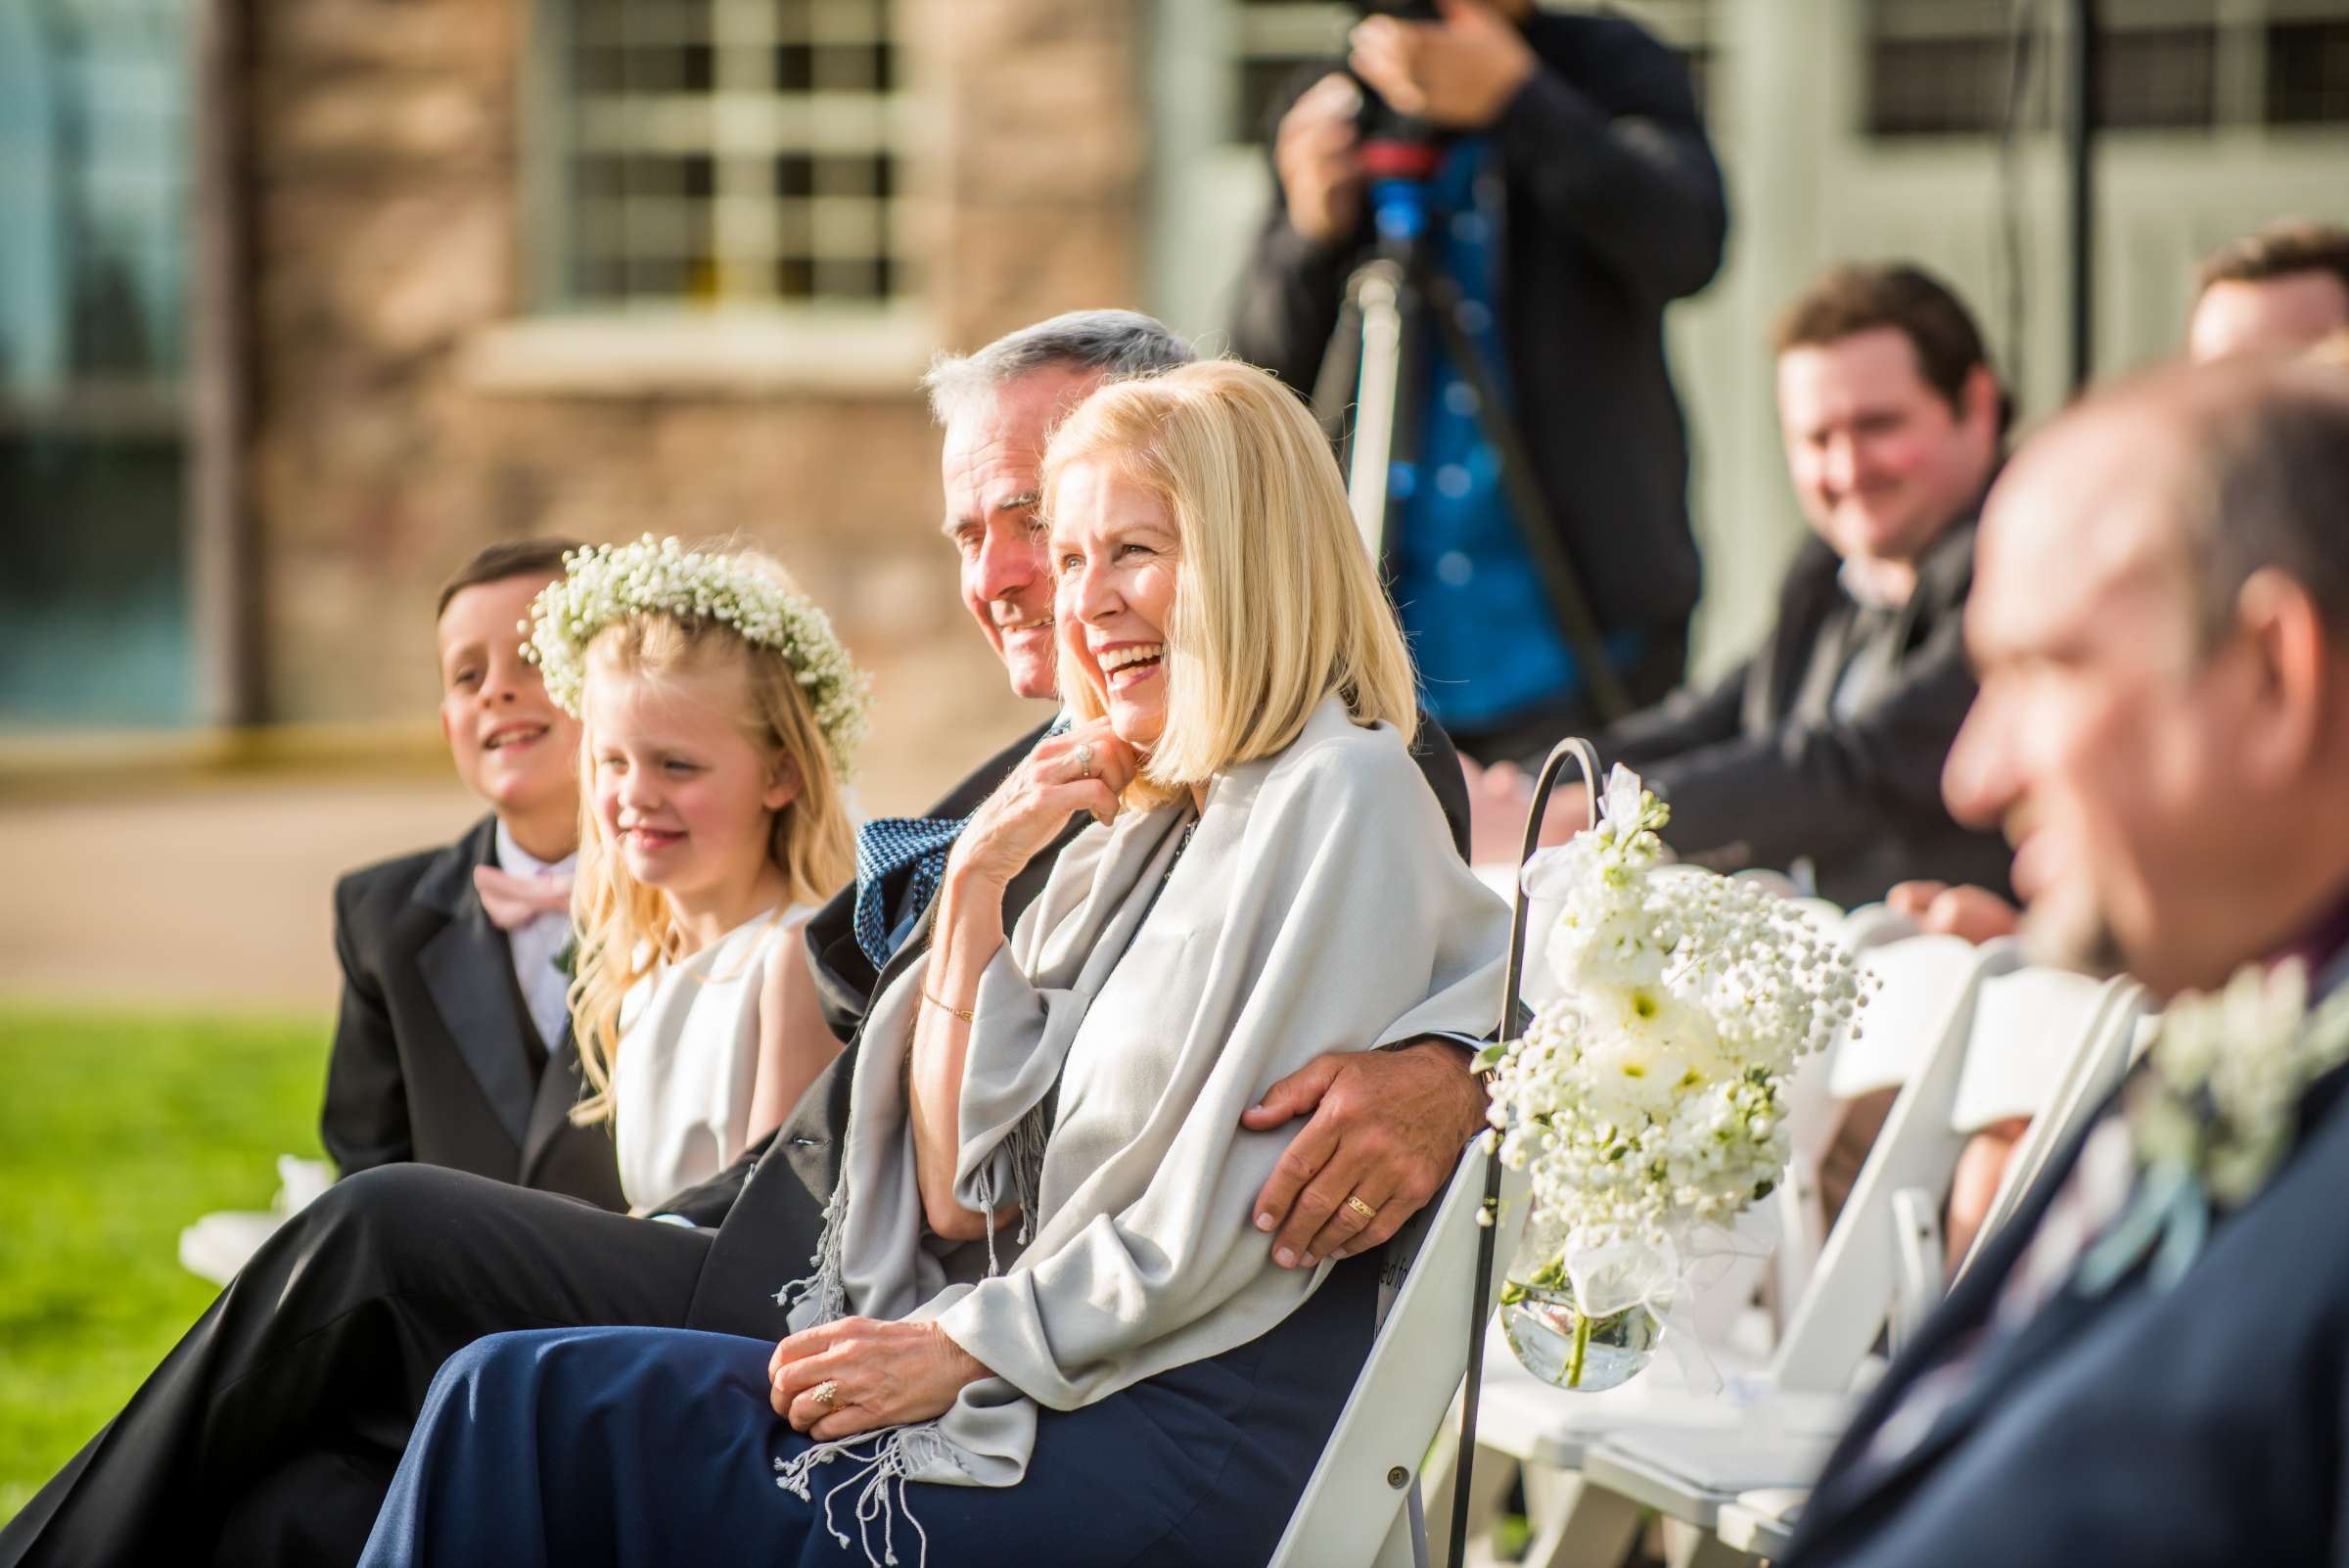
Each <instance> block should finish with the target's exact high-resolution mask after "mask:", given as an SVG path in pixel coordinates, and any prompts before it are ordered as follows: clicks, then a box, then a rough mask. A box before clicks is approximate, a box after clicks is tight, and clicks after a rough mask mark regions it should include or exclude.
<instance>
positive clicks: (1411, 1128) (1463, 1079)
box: [1240, 1039, 1486, 1268]
mask: <svg viewBox="0 0 2349 1568" xmlns="http://www.w3.org/2000/svg"><path fill="white" fill-rule="evenodd" d="M1468 1062H1469V1057H1468V1053H1467V1051H1465V1050H1464V1049H1462V1048H1461V1047H1460V1046H1458V1045H1455V1044H1451V1043H1450V1042H1448V1041H1445V1040H1440V1039H1430V1040H1422V1041H1421V1042H1419V1043H1418V1044H1416V1045H1405V1046H1403V1047H1401V1048H1400V1049H1397V1050H1389V1051H1328V1052H1324V1053H1323V1054H1322V1055H1319V1056H1316V1057H1314V1058H1313V1061H1311V1062H1309V1063H1307V1064H1306V1065H1305V1066H1304V1067H1303V1068H1300V1069H1299V1070H1298V1071H1296V1072H1294V1073H1291V1074H1290V1075H1289V1076H1288V1077H1287V1078H1284V1079H1282V1080H1281V1081H1280V1082H1279V1083H1277V1084H1273V1085H1272V1087H1271V1088H1270V1089H1269V1090H1267V1092H1266V1094H1265V1097H1264V1099H1263V1100H1262V1101H1260V1102H1259V1103H1258V1104H1256V1105H1255V1106H1253V1107H1251V1108H1250V1109H1249V1110H1248V1111H1246V1112H1245V1113H1243V1114H1242V1116H1241V1118H1240V1122H1241V1125H1242V1126H1244V1127H1246V1128H1248V1129H1249V1130H1252V1131H1257V1132H1267V1131H1270V1130H1273V1129H1274V1128H1278V1127H1283V1126H1286V1125H1287V1124H1288V1123H1290V1122H1292V1121H1294V1120H1296V1119H1297V1118H1298V1117H1300V1116H1310V1117H1311V1120H1310V1121H1308V1122H1307V1123H1306V1124H1305V1126H1304V1127H1303V1128H1301V1129H1300V1130H1298V1132H1297V1135H1296V1137H1294V1138H1293V1139H1291V1140H1290V1142H1289V1146H1288V1149H1287V1150H1286V1151H1285V1152H1284V1153H1283V1154H1282V1155H1281V1157H1280V1164H1279V1166H1278V1167H1277V1168H1276V1169H1275V1170H1274V1171H1273V1173H1272V1178H1271V1179H1270V1180H1268V1181H1267V1182H1266V1183H1265V1188H1264V1191H1263V1192H1262V1193H1260V1194H1259V1195H1258V1197H1257V1200H1256V1225H1257V1228H1258V1229H1260V1230H1267V1231H1271V1232H1273V1237H1272V1259H1273V1262H1275V1263H1277V1264H1279V1265H1280V1266H1281V1267H1282V1268H1312V1267H1313V1266H1314V1265H1315V1264H1316V1263H1318V1262H1319V1261H1320V1260H1322V1259H1324V1258H1351V1257H1353V1256H1354V1255H1355V1254H1357V1253H1361V1252H1368V1251H1369V1250H1370V1249H1371V1248H1373V1247H1378V1246H1383V1245H1384V1244H1385V1243H1386V1241H1387V1239H1388V1238H1389V1237H1391V1236H1393V1235H1394V1234H1395V1232H1396V1231H1397V1230H1399V1229H1401V1228H1402V1227H1403V1222H1405V1221H1406V1220H1408V1219H1409V1218H1410V1217H1411V1216H1412V1215H1414V1214H1416V1213H1418V1212H1419V1210H1420V1209H1422V1208H1423V1207H1425V1206H1426V1204H1427V1203H1428V1201H1429V1200H1430V1199H1432V1198H1433V1197H1435V1195H1436V1194H1437V1193H1439V1192H1442V1191H1443V1190H1444V1185H1445V1183H1446V1182H1448V1181H1450V1180H1451V1174H1452V1172H1453V1171H1454V1170H1456V1169H1457V1168H1458V1166H1459V1163H1460V1151H1461V1150H1462V1149H1463V1148H1465V1147H1466V1146H1467V1143H1468V1140H1469V1139H1470V1138H1472V1137H1474V1136H1476V1134H1477V1133H1478V1132H1480V1131H1482V1130H1484V1127H1485V1104H1486V1100H1485V1085H1484V1082H1483V1081H1482V1080H1481V1079H1479V1078H1477V1077H1476V1076H1475V1075H1474V1074H1472V1073H1471V1072H1470V1071H1469V1070H1468ZM1349 1199H1353V1200H1355V1201H1354V1202H1351V1203H1350V1202H1349V1201H1348V1200H1349ZM1365 1211H1368V1212H1365Z"/></svg>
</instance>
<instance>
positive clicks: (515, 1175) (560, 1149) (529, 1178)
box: [319, 817, 627, 1210]
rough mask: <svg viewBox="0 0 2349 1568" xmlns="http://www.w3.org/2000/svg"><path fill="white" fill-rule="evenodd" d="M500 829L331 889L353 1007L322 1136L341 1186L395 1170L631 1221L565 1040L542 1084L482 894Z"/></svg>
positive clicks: (488, 824)
mask: <svg viewBox="0 0 2349 1568" xmlns="http://www.w3.org/2000/svg"><path fill="white" fill-rule="evenodd" d="M496 834H497V820H496V818H495V817H484V818H483V819H482V820H481V821H480V822H478V823H476V824H475V825H474V827H473V829H472V830H471V831H470V832H468V833H467V834H466V835H465V837H463V838H462V839H459V840H458V841H457V842H456V843H454V844H451V845H447V846H445V847H443V848H441V849H438V850H429V851H426V852H424V853H419V854H410V855H403V856H401V857H400V858H399V859H396V860H386V861H384V862H383V863H382V864H380V865H371V866H368V867H366V868H365V869H363V870H359V871H353V872H351V873H350V874H349V875H348V876H346V877H345V878H343V880H342V881H340V882H338V883H337V884H336V885H335V955H336V957H337V958H339V959H340V960H341V961H342V965H343V1007H342V1012H341V1015H340V1017H339V1018H338V1020H337V1022H336V1025H335V1045H334V1053H333V1056H332V1057H331V1059H330V1060H329V1063H328V1066H327V1077H326V1107H325V1111H324V1114H323V1115H322V1116H321V1117H320V1119H319V1130H320V1133H321V1134H322V1136H323V1137H324V1139H325V1143H326V1150H327V1152H328V1153H329V1154H331V1155H333V1156H334V1159H335V1163H336V1164H337V1165H338V1166H340V1167H342V1170H343V1174H344V1175H345V1176H349V1175H350V1174H352V1173H353V1172H357V1171H364V1170H366V1169H367V1168H368V1167H370V1166H377V1165H387V1164H390V1163H391V1162H392V1161H395V1160H417V1161H421V1162H423V1163H424V1164H426V1165H440V1166H447V1167H449V1168H450V1169H452V1170H457V1171H471V1172H474V1173H475V1174H477V1175H480V1176H490V1177H493V1178H495V1179H497V1180H499V1181H512V1182H517V1183H519V1184H521V1185H523V1186H527V1187H539V1188H542V1189H544V1190H546V1191H549V1192H564V1193H569V1194H571V1195H572V1196H574V1197H578V1198H584V1199H586V1200H587V1201H588V1202H590V1203H594V1204H599V1205H601V1206H602V1207H604V1208H607V1209H623V1210H624V1209H625V1208H626V1207H627V1201H626V1200H625V1199H624V1198H622V1196H621V1191H620V1171H619V1167H618V1164H617V1162H616V1160H615V1158H614V1154H613V1146H612V1134H611V1132H610V1130H608V1129H606V1128H602V1127H584V1128H582V1127H574V1126H573V1125H572V1123H571V1120H570V1113H571V1108H572V1106H573V1105H574V1104H576V1102H577V1100H578V1097H579V1082H580V1080H579V1066H578V1055H577V1052H576V1050H575V1049H574V1048H573V1046H572V1042H571V1035H570V1032H569V1031H568V1030H567V1031H565V1033H564V1036H563V1038H562V1039H560V1040H558V1041H557V1042H556V1045H555V1048H554V1049H553V1050H551V1051H548V1052H546V1053H545V1058H546V1062H545V1067H544V1068H543V1070H541V1071H539V1072H538V1073H537V1074H536V1075H535V1076H534V1077H533V1075H532V1073H531V1067H530V1062H531V1056H532V1052H531V1051H530V1048H529V1044H528V1043H526V1037H525V1035H524V1033H523V1032H524V1031H525V1030H527V1029H530V1027H531V1025H530V1018H529V1013H528V1011H527V1009H526V1007H525V1005H524V1003H523V1000H522V993H521V988H520V986H519V985H518V984H517V983H516V981H515V978H514V960H513V955H512V952H511V949H509V948H508V947H507V945H506V936H505V933H504V932H502V931H500V930H498V929H497V927H496V926H494V925H492V924H491V923H490V921H489V916H488V914H487V913H486V912H485V911H484V909H483V908H482V900H481V897H480V895H478V894H476V893H475V892H474V889H473V872H474V868H475V867H476V866H480V865H494V864H496V849H495V845H496Z"/></svg>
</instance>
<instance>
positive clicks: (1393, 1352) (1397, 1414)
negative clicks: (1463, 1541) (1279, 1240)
mask: <svg viewBox="0 0 2349 1568" xmlns="http://www.w3.org/2000/svg"><path fill="white" fill-rule="evenodd" d="M1485 1170H1486V1156H1485V1154H1484V1151H1483V1149H1482V1148H1481V1147H1479V1146H1478V1145H1476V1144H1473V1143H1472V1144H1470V1145H1469V1147H1468V1152H1467V1153H1466V1154H1465V1155H1464V1156H1463V1157H1462V1158H1461V1160H1460V1166H1459V1169H1458V1170H1457V1171H1456V1172H1454V1173H1453V1175H1452V1178H1451V1186H1450V1187H1448V1188H1447V1189H1446V1190H1445V1193H1444V1197H1443V1199H1442V1200H1441V1201H1440V1202H1438V1203H1436V1204H1434V1205H1432V1206H1431V1208H1430V1209H1429V1210H1425V1211H1422V1214H1423V1215H1424V1216H1425V1217H1426V1218H1425V1221H1424V1224H1423V1226H1422V1228H1421V1229H1420V1232H1419V1237H1418V1242H1417V1245H1416V1246H1415V1247H1411V1246H1409V1245H1408V1244H1407V1243H1405V1247H1404V1248H1403V1252H1404V1253H1405V1255H1407V1262H1405V1261H1401V1260H1398V1261H1395V1262H1391V1263H1390V1267H1391V1268H1401V1269H1402V1281H1401V1284H1400V1286H1399V1287H1398V1288H1397V1290H1396V1293H1395V1296H1394V1300H1393V1302H1392V1304H1391V1305H1390V1306H1389V1308H1388V1310H1387V1315H1386V1320H1385V1321H1384V1322H1382V1323H1381V1324H1380V1325H1379V1329H1378V1335H1377V1338H1376V1339H1374V1340H1373V1341H1372V1342H1371V1347H1370V1360H1368V1362H1366V1363H1365V1364H1364V1365H1363V1367H1362V1375H1361V1376H1360V1377H1359V1378H1358V1379H1357V1380H1356V1382H1355V1385H1354V1393H1353V1394H1352V1395H1351V1396H1349V1397H1348V1399H1347V1401H1346V1408H1345V1409H1344V1410H1343V1411H1341V1412H1340V1413H1339V1416H1338V1424H1337V1426H1336V1428H1335V1429H1334V1430H1333V1431H1332V1432H1331V1433H1330V1437H1329V1444H1328V1446H1327V1447H1326V1448H1324V1449H1323V1450H1322V1451H1321V1458H1320V1461H1319V1462H1318V1463H1316V1464H1315V1465H1314V1466H1313V1475H1312V1477H1311V1478H1310V1479H1309V1480H1308V1481H1307V1482H1306V1486H1305V1493H1304V1495H1303V1496H1302V1497H1301V1498H1299V1499H1298V1501H1297V1511H1296V1512H1295V1513H1293V1514H1291V1515H1290V1516H1289V1528H1288V1529H1287V1531H1286V1532H1284V1533H1283V1534H1282V1536H1281V1538H1280V1545H1279V1547H1278V1548H1277V1549H1276V1550H1275V1551H1274V1552H1273V1554H1272V1568H1318V1565H1320V1564H1324V1563H1368V1564H1373V1565H1375V1568H1412V1565H1413V1564H1424V1563H1425V1562H1426V1561H1427V1545H1426V1541H1425V1538H1424V1535H1423V1530H1424V1525H1423V1523H1422V1521H1421V1518H1420V1509H1419V1496H1418V1489H1417V1486H1416V1481H1417V1478H1418V1475H1419V1466H1420V1461H1421V1460H1422V1459H1424V1458H1425V1457H1426V1456H1427V1453H1428V1449H1429V1446H1430V1444H1431V1442H1432V1441H1433V1440H1434V1439H1435V1437H1436V1435H1437V1427H1438V1424H1439V1423H1440V1422H1442V1420H1443V1419H1444V1414H1445V1411H1446V1409H1447V1408H1448V1407H1450V1406H1451V1399H1452V1395H1453V1394H1454V1392H1455V1391H1457V1390H1458V1388H1459V1386H1460V1378H1461V1374H1462V1373H1463V1372H1465V1371H1466V1369H1467V1365H1468V1334H1469V1330H1470V1328H1471V1326H1472V1325H1473V1324H1476V1323H1481V1322H1483V1321H1485V1320H1486V1319H1487V1318H1489V1317H1490V1316H1491V1315H1492V1312H1493V1304H1494V1300H1495V1298H1496V1297H1497V1294H1498V1292H1499V1288H1500V1273H1501V1270H1500V1269H1499V1268H1496V1269H1495V1270H1494V1274H1493V1278H1492V1279H1491V1280H1489V1281H1488V1282H1487V1288H1486V1291H1485V1296H1484V1300H1483V1302H1482V1303H1481V1305H1472V1304H1471V1302H1470V1300H1469V1289H1468V1280H1469V1276H1470V1274H1471V1272H1472V1271H1473V1270H1474V1268H1475V1267H1476V1252H1477V1238H1478V1234H1479V1231H1480V1227H1479V1226H1478V1224H1477V1222H1476V1213H1477V1210H1478V1208H1479V1207H1480V1206H1481V1205H1482V1203H1483V1201H1484V1193H1485ZM1526 1208H1527V1202H1526V1178H1525V1176H1524V1175H1523V1174H1522V1173H1520V1172H1514V1171H1510V1172H1504V1173H1503V1176H1502V1181H1501V1194H1500V1208H1499V1213H1498V1214H1497V1217H1496V1220H1495V1223H1496V1224H1497V1226H1498V1228H1499V1234H1498V1235H1497V1237H1496V1238H1495V1251H1496V1255H1497V1257H1499V1258H1500V1259H1502V1260H1506V1259H1507V1258H1509V1257H1510V1256H1511V1255H1512V1254H1513V1253H1514V1252H1515V1251H1516V1245H1517V1237H1518V1234H1519V1232H1520V1231H1522V1230H1523V1228H1524V1225H1525V1214H1526ZM1409 1234H1410V1228H1409V1227H1406V1228H1405V1231H1404V1233H1403V1236H1401V1237H1398V1241H1402V1240H1403V1239H1404V1237H1407V1236H1408V1235H1409ZM1391 1256H1393V1255H1391ZM1437 1528H1438V1529H1442V1528H1443V1521H1439V1523H1438V1526H1437Z"/></svg>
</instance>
